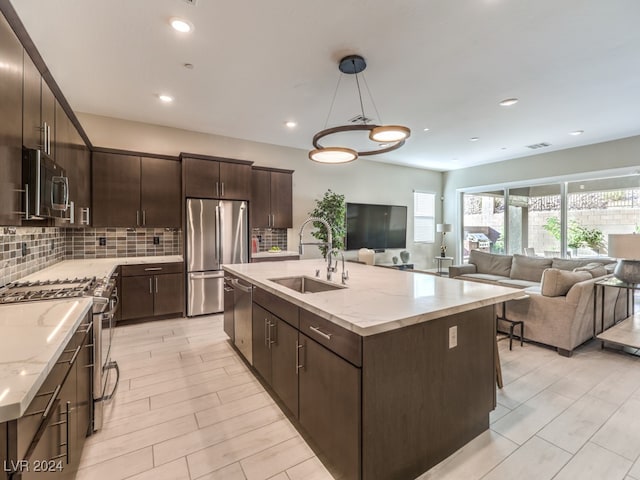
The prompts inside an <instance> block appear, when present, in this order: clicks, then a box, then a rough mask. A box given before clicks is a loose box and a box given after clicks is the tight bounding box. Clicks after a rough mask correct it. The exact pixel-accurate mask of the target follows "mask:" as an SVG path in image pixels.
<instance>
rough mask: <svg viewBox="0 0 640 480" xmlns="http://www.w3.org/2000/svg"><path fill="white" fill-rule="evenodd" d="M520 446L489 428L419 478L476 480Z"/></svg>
mask: <svg viewBox="0 0 640 480" xmlns="http://www.w3.org/2000/svg"><path fill="white" fill-rule="evenodd" d="M517 448H518V444H516V443H514V442H512V441H511V440H509V439H507V438H505V437H503V436H502V435H500V434H498V433H496V432H493V431H491V430H488V431H486V432H484V433H482V434H480V435H478V436H477V437H476V438H474V439H473V440H472V441H471V442H469V443H467V444H466V445H465V446H463V447H462V448H460V449H459V450H458V451H457V452H455V453H454V454H453V455H451V456H449V457H448V458H446V459H445V460H443V461H442V462H440V463H439V464H438V465H436V466H435V467H433V468H432V469H430V470H429V471H428V472H426V473H425V474H423V475H421V476H420V477H418V479H419V480H457V479H465V480H474V479H479V478H482V477H483V476H484V475H485V474H486V473H487V472H489V471H491V469H493V468H494V467H495V466H496V465H498V464H499V463H500V462H502V461H503V460H504V459H505V458H507V457H508V456H509V455H510V454H511V453H512V452H514V451H515V450H516V449H517Z"/></svg>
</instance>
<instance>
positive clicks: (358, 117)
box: [349, 114, 373, 125]
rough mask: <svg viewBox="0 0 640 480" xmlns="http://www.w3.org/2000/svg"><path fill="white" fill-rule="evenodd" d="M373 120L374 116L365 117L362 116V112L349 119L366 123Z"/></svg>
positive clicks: (350, 121) (351, 121) (353, 121)
mask: <svg viewBox="0 0 640 480" xmlns="http://www.w3.org/2000/svg"><path fill="white" fill-rule="evenodd" d="M371 122H373V119H372V118H369V117H364V116H362V114H358V115H356V116H355V117H353V118H350V119H349V123H362V124H365V125H366V124H367V123H371Z"/></svg>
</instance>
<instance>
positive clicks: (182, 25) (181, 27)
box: [169, 17, 193, 33]
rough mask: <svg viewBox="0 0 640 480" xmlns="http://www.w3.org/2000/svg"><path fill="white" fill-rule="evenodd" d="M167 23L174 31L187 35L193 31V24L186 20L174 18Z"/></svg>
mask: <svg viewBox="0 0 640 480" xmlns="http://www.w3.org/2000/svg"><path fill="white" fill-rule="evenodd" d="M169 23H170V24H171V26H172V27H173V29H174V30H177V31H179V32H182V33H189V32H190V31H191V30H193V24H192V23H191V22H189V21H188V20H184V19H182V18H176V17H174V18H172V19H171V20H169Z"/></svg>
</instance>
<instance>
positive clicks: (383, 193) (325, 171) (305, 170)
mask: <svg viewBox="0 0 640 480" xmlns="http://www.w3.org/2000/svg"><path fill="white" fill-rule="evenodd" d="M77 116H78V118H79V120H80V123H81V124H82V126H83V127H84V129H85V130H86V132H87V135H88V136H89V138H90V139H91V142H92V143H93V145H94V146H96V147H106V148H117V149H123V150H134V151H140V152H148V153H158V154H166V155H178V154H179V153H180V152H190V153H200V154H205V155H214V156H220V157H228V158H237V159H242V160H252V161H254V162H255V164H256V165H260V166H266V167H276V168H285V169H291V170H295V173H294V175H293V229H290V230H289V248H290V249H296V248H297V245H298V235H297V233H298V230H299V228H300V225H301V224H302V222H303V221H304V220H305V219H306V218H307V217H308V212H309V211H311V210H312V209H313V207H314V200H315V199H318V198H321V197H322V195H323V194H324V192H325V191H326V190H327V189H328V188H331V189H332V190H333V191H335V192H337V193H341V194H344V195H345V196H346V199H347V201H348V202H361V203H385V204H394V205H406V206H408V207H409V209H408V225H407V228H408V231H407V237H408V238H407V250H409V252H411V261H412V262H414V263H415V264H416V267H417V268H433V266H434V260H433V256H434V255H436V254H437V253H438V251H439V249H438V246H439V241H440V239H439V238H436V245H433V244H429V245H424V244H421V245H414V244H413V242H412V241H411V239H412V238H413V190H423V191H431V192H434V193H436V195H437V196H438V197H439V196H440V195H441V189H442V174H441V173H440V172H434V171H430V170H422V169H415V168H408V167H401V166H395V165H389V164H383V163H379V162H374V161H369V160H362V159H359V160H357V161H355V162H353V163H350V164H346V165H333V166H332V165H320V164H317V163H315V162H312V161H310V160H309V159H308V158H307V151H306V150H301V149H295V148H288V147H280V146H276V145H270V144H265V143H257V142H250V141H246V140H240V139H234V138H229V137H222V136H218V135H209V134H204V133H198V132H191V131H187V130H180V129H176V128H169V127H162V126H157V125H149V124H143V123H138V122H131V121H126V120H119V119H114V118H108V117H101V116H96V115H90V114H85V113H78V114H77ZM309 141H311V139H309ZM436 207H437V208H436V211H437V212H438V217H437V218H436V221H437V222H439V221H440V218H439V214H440V205H437V206H436ZM307 238H312V237H307V235H305V239H307ZM398 252H399V250H389V251H387V252H385V253H384V254H378V255H377V257H376V262H377V263H381V262H390V261H391V257H392V256H394V255H398ZM311 256H320V255H319V253H318V250H317V249H316V248H307V249H305V257H311ZM354 256H355V253H350V254H349V257H354Z"/></svg>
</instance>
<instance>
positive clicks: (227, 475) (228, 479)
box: [191, 462, 247, 480]
mask: <svg viewBox="0 0 640 480" xmlns="http://www.w3.org/2000/svg"><path fill="white" fill-rule="evenodd" d="M191 478H194V479H195V478H196V477H193V476H192V477H191ZM246 478H247V477H245V475H244V472H243V471H242V467H241V466H240V462H236V463H232V464H231V465H228V466H226V467H224V468H221V469H220V470H216V471H215V472H210V473H207V474H206V475H204V476H201V477H197V480H246Z"/></svg>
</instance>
